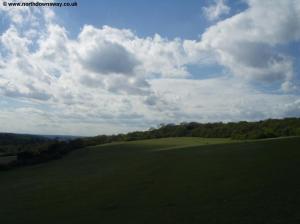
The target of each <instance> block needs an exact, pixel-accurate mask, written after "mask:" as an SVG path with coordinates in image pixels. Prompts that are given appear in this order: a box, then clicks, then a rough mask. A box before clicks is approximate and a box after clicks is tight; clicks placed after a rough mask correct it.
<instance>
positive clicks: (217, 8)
mask: <svg viewBox="0 0 300 224" xmlns="http://www.w3.org/2000/svg"><path fill="white" fill-rule="evenodd" d="M202 10H203V13H204V15H205V16H206V18H207V19H208V20H210V21H213V20H217V19H219V18H220V17H221V16H223V15H227V14H228V13H229V12H230V7H229V6H227V5H226V4H225V1H224V0H215V1H214V4H212V5H209V6H207V7H203V8H202Z"/></svg>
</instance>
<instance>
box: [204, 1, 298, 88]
mask: <svg viewBox="0 0 300 224" xmlns="http://www.w3.org/2000/svg"><path fill="white" fill-rule="evenodd" d="M248 4H249V8H248V9H247V10H245V11H243V12H241V13H238V14H236V15H234V16H232V17H230V18H227V19H225V20H223V21H220V22H218V23H217V24H216V25H213V26H211V27H209V28H208V29H207V31H206V32H205V33H204V34H203V35H202V38H201V42H200V43H199V45H200V48H201V49H203V50H206V51H208V52H210V53H211V54H214V55H215V57H216V60H217V62H218V63H220V64H222V65H224V66H225V67H227V68H229V69H230V70H231V71H232V72H233V74H235V75H237V76H242V77H245V78H247V79H254V80H264V81H281V82H282V83H283V84H284V83H287V82H289V83H290V80H291V79H292V78H293V76H294V70H293V60H292V58H291V57H289V56H288V55H285V54H284V53H282V52H280V51H278V50H277V48H276V46H278V45H284V44H288V43H290V42H291V41H299V38H300V35H299V28H300V17H299V13H300V7H299V4H298V1H294V0H291V1H271V0H266V1H257V0H249V1H248ZM270 9H271V10H270ZM278 15H280V16H278ZM285 87H287V85H286V84H285ZM283 89H286V88H283Z"/></svg>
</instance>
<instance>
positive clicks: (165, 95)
mask: <svg viewBox="0 0 300 224" xmlns="http://www.w3.org/2000/svg"><path fill="white" fill-rule="evenodd" d="M3 2H4V1H3V0H0V4H1V6H0V132H18V133H35V134H69V135H97V134H111V133H120V132H128V131H133V130H145V129H148V128H149V127H156V126H157V125H158V124H160V123H169V122H172V123H179V122H183V121H198V122H213V121H224V122H228V121H239V120H249V121H250V120H260V119H266V118H282V117H291V116H300V97H299V96H300V91H299V86H300V76H299V72H300V57H299V56H300V4H299V0H241V1H237V0H210V1H209V0H203V1H199V0H187V1H182V0H164V1H161V0H157V1H156V0H152V1H148V0H128V1H125V0H101V1H96V0H95V1H92V0H77V3H78V6H77V7H62V8H54V7H8V6H3ZM7 2H9V0H7ZM26 2H29V1H26ZM34 2H35V1H34ZM40 2H41V0H40Z"/></svg>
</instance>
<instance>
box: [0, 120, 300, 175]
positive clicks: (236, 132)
mask: <svg viewBox="0 0 300 224" xmlns="http://www.w3.org/2000/svg"><path fill="white" fill-rule="evenodd" d="M287 136H300V118H285V119H269V120H264V121H258V122H246V121H241V122H236V123H234V122H230V123H222V122H219V123H205V124H202V123H197V122H189V123H181V124H161V125H160V126H159V127H158V128H150V129H149V130H148V131H136V132H130V133H127V134H118V135H99V136H95V137H85V138H83V137H74V136H42V135H25V134H9V133H2V134H1V133H0V169H2V170H5V169H10V168H14V167H18V166H27V165H32V164H37V163H43V162H47V161H50V160H53V159H59V158H61V157H62V156H64V155H66V154H68V153H69V152H71V151H73V150H76V149H79V148H84V147H87V146H95V145H100V144H107V143H114V142H126V141H136V140H144V139H157V138H170V137H200V138H207V139H209V138H224V139H231V140H251V139H252V140H253V139H265V138H277V137H287Z"/></svg>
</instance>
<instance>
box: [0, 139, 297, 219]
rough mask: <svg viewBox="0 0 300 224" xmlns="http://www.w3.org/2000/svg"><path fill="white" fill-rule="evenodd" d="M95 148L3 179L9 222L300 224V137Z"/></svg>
mask: <svg viewBox="0 0 300 224" xmlns="http://www.w3.org/2000/svg"><path fill="white" fill-rule="evenodd" d="M230 142H231V141H230V140H227V139H200V138H172V139H158V140H145V141H137V142H126V143H118V144H116V143H115V144H107V145H102V146H97V147H90V148H87V149H81V150H78V151H75V152H73V153H72V154H70V155H68V156H66V157H64V158H62V159H60V160H57V161H52V162H49V163H46V164H40V165H37V166H32V167H25V168H21V169H15V170H11V171H8V172H1V173H0V220H1V223H230V224H231V223H243V224H244V223H249V224H250V223H251V224H252V223H299V222H300V213H299V210H300V180H299V175H300V151H299V148H300V147H299V146H300V138H286V139H274V140H268V141H257V142H245V143H241V142H240V143H234V144H224V143H230Z"/></svg>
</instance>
